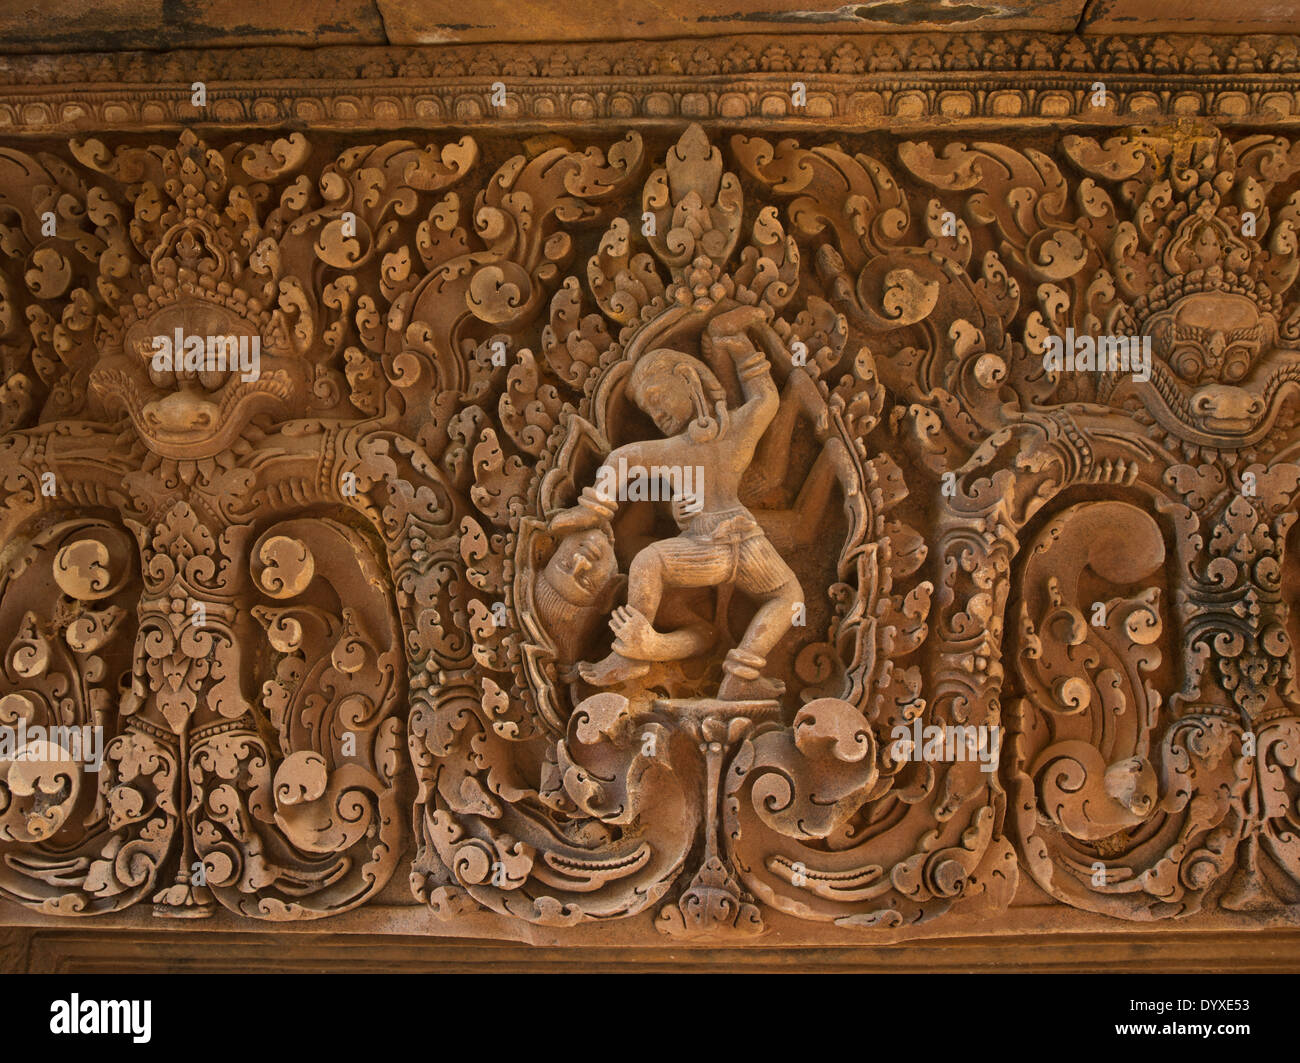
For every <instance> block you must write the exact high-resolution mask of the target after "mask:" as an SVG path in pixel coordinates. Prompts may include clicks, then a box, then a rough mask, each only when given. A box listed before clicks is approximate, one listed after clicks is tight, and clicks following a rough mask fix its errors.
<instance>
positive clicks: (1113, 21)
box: [1082, 0, 1300, 33]
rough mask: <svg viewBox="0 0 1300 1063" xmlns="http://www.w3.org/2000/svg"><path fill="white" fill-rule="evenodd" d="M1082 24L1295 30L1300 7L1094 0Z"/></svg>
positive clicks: (1277, 2)
mask: <svg viewBox="0 0 1300 1063" xmlns="http://www.w3.org/2000/svg"><path fill="white" fill-rule="evenodd" d="M1082 24H1083V28H1084V29H1085V30H1086V31H1087V32H1090V33H1294V32H1295V30H1296V28H1297V26H1300V10H1297V7H1296V4H1295V3H1294V2H1293V0H1259V2H1257V3H1249V4H1223V3H1219V2H1218V0H1186V2H1181V0H1180V2H1179V3H1178V4H1176V5H1171V4H1167V3H1163V2H1162V0H1095V2H1094V3H1092V4H1089V5H1088V9H1087V11H1086V13H1085V14H1084V16H1083V23H1082Z"/></svg>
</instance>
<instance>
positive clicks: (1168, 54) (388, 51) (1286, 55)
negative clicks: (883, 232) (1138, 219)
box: [0, 33, 1300, 134]
mask: <svg viewBox="0 0 1300 1063" xmlns="http://www.w3.org/2000/svg"><path fill="white" fill-rule="evenodd" d="M285 70H292V71H293V72H294V78H293V79H292V80H289V79H285V78H283V77H281V76H279V74H280V72H281V71H285ZM796 80H797V81H801V82H802V83H803V84H804V85H805V86H806V92H807V101H806V105H805V106H802V107H796V106H794V105H793V104H792V102H791V93H790V86H791V83H792V82H793V81H796ZM1098 80H1102V81H1103V82H1104V84H1105V86H1106V88H1107V90H1108V91H1107V93H1106V96H1105V103H1104V104H1102V105H1100V106H1099V105H1097V104H1096V103H1095V102H1094V96H1095V91H1094V85H1095V82H1096V81H1098ZM195 81H202V82H204V83H205V86H206V87H207V89H208V99H207V103H206V105H205V106H204V107H201V108H200V107H195V106H194V105H193V104H192V102H191V85H192V83H193V82H195ZM497 81H500V82H502V83H503V84H505V85H506V87H507V89H508V93H507V97H506V102H505V104H504V105H503V106H501V107H493V106H492V104H491V94H492V86H493V84H494V83H495V82H497ZM1297 116H1300V37H1294V36H1281V37H1274V36H1246V37H1202V36H1178V35H1168V36H1155V37H1121V36H1100V37H1080V36H1074V35H1066V34H1043V33H1021V34H1016V33H1010V34H996V35H995V34H969V35H960V34H909V35H893V34H890V35H863V36H858V37H847V36H834V35H828V36H824V37H821V36H819V37H800V38H798V39H796V40H790V39H789V38H783V37H774V36H770V35H757V36H743V37H725V38H712V39H707V40H699V39H690V40H668V41H648V42H619V43H599V44H587V43H582V44H546V45H538V46H535V47H531V48H529V49H527V50H524V49H520V48H518V47H505V46H479V47H476V46H454V47H441V48H438V47H427V48H381V47H370V48H343V47H327V48H319V49H300V48H289V47H274V48H246V49H233V50H229V51H223V50H217V51H208V52H188V51H173V52H164V53H149V52H122V53H112V54H71V55H37V56H3V57H0V132H17V133H24V134H40V133H65V132H74V131H83V130H90V129H123V128H136V127H139V128H149V129H152V128H165V127H170V126H176V125H183V124H193V123H196V122H204V123H215V124H218V125H228V126H235V127H238V126H246V125H256V126H263V127H265V126H276V125H287V126H302V127H311V128H338V129H358V128H366V127H375V128H394V127H400V126H404V125H433V126H437V125H478V124H480V123H482V124H500V123H501V122H503V121H505V122H510V123H529V122H545V123H546V124H547V125H548V127H554V126H556V125H565V124H571V123H581V124H583V125H585V126H590V125H591V124H592V123H593V122H596V123H603V122H609V123H620V124H626V123H629V122H637V121H650V122H669V121H682V120H689V121H705V122H707V121H710V120H720V121H726V122H729V123H737V122H741V123H743V122H746V121H748V122H753V123H771V122H774V121H780V122H782V123H783V124H785V123H789V124H792V125H796V124H798V125H807V124H816V125H817V126H821V127H826V126H832V127H860V126H864V125H865V126H872V125H878V124H881V123H889V124H890V125H891V127H892V126H905V125H907V124H911V123H919V124H948V123H951V122H954V121H987V122H997V123H1000V124H1007V123H1013V124H1015V123H1025V124H1035V123H1038V124H1041V123H1056V122H1060V121H1062V120H1079V121H1087V122H1089V123H1100V124H1122V123H1131V122H1133V121H1135V120H1136V121H1147V120H1150V119H1153V118H1180V117H1203V118H1212V119H1214V120H1216V121H1219V122H1252V121H1267V122H1273V123H1277V122H1288V123H1289V122H1293V121H1295V120H1296V119H1297Z"/></svg>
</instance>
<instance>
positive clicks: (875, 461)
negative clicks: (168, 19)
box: [0, 122, 1300, 940]
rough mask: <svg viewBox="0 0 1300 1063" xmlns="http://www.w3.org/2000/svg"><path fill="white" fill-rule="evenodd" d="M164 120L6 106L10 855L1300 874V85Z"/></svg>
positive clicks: (1248, 891)
mask: <svg viewBox="0 0 1300 1063" xmlns="http://www.w3.org/2000/svg"><path fill="white" fill-rule="evenodd" d="M155 139H158V143H155V144H152V145H150V146H139V145H137V144H134V143H131V144H120V145H119V144H106V143H103V142H101V141H100V140H97V139H86V140H78V139H74V140H72V141H71V142H70V143H69V144H68V145H67V147H66V149H59V150H51V151H46V152H40V151H24V150H18V149H17V148H9V147H6V148H0V248H3V250H4V253H5V256H6V257H5V260H4V264H3V266H2V267H0V356H2V357H3V359H4V368H5V382H4V385H3V388H2V389H0V430H2V431H3V435H0V490H2V491H3V500H2V502H0V521H2V522H3V523H2V526H0V543H3V553H0V566H2V569H0V650H2V651H3V655H4V656H3V672H4V677H3V681H2V686H0V726H3V727H7V728H10V729H14V728H18V727H19V726H20V725H21V726H22V727H23V728H45V729H48V728H52V727H73V726H89V727H98V728H101V729H102V732H103V735H104V745H103V763H102V765H101V766H99V769H98V770H97V771H95V770H91V768H90V766H88V765H87V764H85V763H83V762H81V761H80V760H79V759H78V758H77V757H75V756H73V755H72V751H69V750H67V749H65V748H62V747H58V748H55V747H54V746H53V745H52V744H50V743H45V744H39V743H35V744H34V743H29V745H28V746H25V747H24V748H23V749H22V750H14V751H12V752H8V753H6V752H5V751H4V747H3V746H0V853H3V860H0V895H3V896H4V897H5V898H7V899H8V900H10V901H14V902H17V903H19V904H22V905H26V906H28V907H29V908H32V909H35V910H37V911H39V912H43V913H45V914H47V915H91V914H103V913H110V912H114V911H121V910H124V909H128V908H132V907H133V906H139V905H142V904H147V905H151V906H152V908H153V910H154V912H155V913H157V914H159V915H170V916H179V917H198V916H205V915H209V914H211V913H213V912H215V911H217V910H219V909H220V910H228V911H230V912H233V913H235V914H237V915H240V916H249V917H252V918H255V919H272V920H287V919H306V918H313V917H319V916H327V915H333V914H336V913H341V912H344V911H346V910H347V909H350V908H355V907H357V906H360V905H364V904H366V903H367V902H370V903H374V902H375V899H376V898H378V897H379V896H380V895H381V894H383V895H384V896H385V897H390V896H392V895H393V894H394V892H400V891H403V890H404V888H405V887H404V884H403V883H402V875H401V874H400V873H399V874H397V875H395V874H394V872H399V871H404V872H405V873H406V875H407V877H408V878H409V886H410V890H411V891H412V892H413V894H414V898H415V900H417V901H418V903H419V904H420V905H422V906H423V908H424V910H425V912H426V915H425V918H426V919H427V920H429V921H430V922H432V921H433V920H442V921H444V922H445V923H446V924H447V925H449V926H451V927H453V928H454V927H458V926H469V925H471V923H472V921H473V920H475V919H479V918H481V917H482V916H483V914H484V913H490V914H491V917H493V918H498V919H501V920H505V921H507V922H510V923H514V922H524V923H533V924H537V925H539V926H544V927H551V928H559V929H560V930H563V929H564V928H568V927H576V926H578V925H579V924H583V923H588V922H593V921H609V920H622V921H624V922H623V925H626V926H628V927H631V928H635V932H637V933H644V934H645V935H646V937H647V939H654V938H656V937H658V935H660V934H663V935H668V936H669V937H671V938H680V939H684V940H696V939H702V938H726V937H729V936H735V937H736V938H737V939H738V940H754V939H756V938H757V936H758V935H760V934H762V933H764V932H765V931H771V930H772V928H773V927H774V926H780V925H786V923H783V922H782V921H783V920H785V921H786V922H787V923H788V921H791V920H793V921H796V922H798V923H799V924H800V925H808V926H813V927H818V926H820V927H821V928H823V930H824V933H825V934H826V935H829V936H830V937H831V938H833V939H838V938H840V937H842V938H844V939H845V940H859V939H862V938H863V936H864V932H871V931H876V932H880V931H891V932H892V931H898V930H904V929H906V928H909V927H913V926H917V925H920V924H928V923H931V922H936V923H937V924H938V925H942V922H943V920H944V918H945V917H946V916H948V915H950V914H958V913H968V914H969V913H982V914H987V915H989V916H990V917H997V913H1000V912H1005V911H1006V910H1008V908H1009V907H1010V906H1012V905H1013V903H1015V901H1016V898H1017V897H1018V896H1023V895H1024V894H1025V893H1026V892H1027V891H1030V890H1036V891H1040V892H1041V893H1042V894H1044V895H1046V896H1048V897H1050V898H1052V899H1053V901H1054V902H1055V903H1056V904H1058V905H1059V906H1060V907H1061V908H1062V909H1068V910H1081V911H1085V912H1095V913H1100V914H1103V915H1108V916H1115V917H1119V918H1122V919H1131V920H1151V919H1162V918H1169V917H1183V916H1195V915H1196V913H1198V912H1201V913H1208V914H1209V915H1213V914H1214V913H1216V912H1248V913H1265V914H1267V913H1276V914H1285V913H1286V912H1287V911H1288V910H1289V909H1290V907H1291V906H1293V905H1295V904H1296V903H1300V855H1298V854H1297V851H1296V847H1295V845H1296V843H1295V826H1296V824H1295V823H1294V818H1295V811H1294V802H1295V798H1296V796H1297V788H1298V787H1300V722H1298V721H1300V713H1298V712H1297V704H1296V703H1297V697H1298V695H1297V690H1296V679H1295V675H1294V656H1293V645H1292V628H1293V620H1292V617H1291V611H1290V596H1289V592H1288V588H1289V587H1291V586H1293V585H1294V584H1295V582H1296V580H1295V579H1294V578H1289V573H1290V571H1291V568H1292V566H1293V564H1294V562H1293V561H1292V559H1291V556H1290V555H1289V554H1288V552H1287V550H1286V544H1287V540H1288V537H1289V535H1290V533H1291V529H1292V525H1293V523H1294V505H1295V498H1296V493H1297V491H1298V490H1300V459H1298V458H1297V457H1296V455H1295V450H1296V447H1297V445H1298V443H1297V440H1296V439H1294V438H1293V434H1294V430H1295V426H1296V422H1297V411H1298V409H1300V407H1298V406H1297V399H1298V397H1300V387H1297V385H1298V384H1300V309H1298V308H1297V305H1296V300H1295V298H1294V296H1293V294H1292V286H1293V284H1294V281H1295V279H1296V274H1297V269H1300V258H1298V252H1297V235H1296V230H1297V228H1300V191H1297V189H1300V180H1298V179H1297V173H1298V172H1300V147H1296V146H1294V145H1293V144H1292V142H1291V141H1290V140H1288V139H1286V138H1285V137H1282V136H1278V135H1274V134H1272V133H1260V132H1248V133H1233V132H1225V131H1223V130H1221V129H1218V128H1216V127H1214V126H1212V125H1208V124H1203V123H1202V124H1195V123H1191V122H1182V123H1180V124H1176V125H1171V126H1167V127H1141V128H1138V127H1133V128H1127V129H1123V130H1118V131H1111V132H1109V133H1107V134H1106V135H1104V136H1101V137H1092V136H1083V135H1073V134H1072V135H1065V136H1061V137H1059V138H1056V139H1054V140H1053V141H1052V143H1051V144H1050V145H1048V146H1047V147H1046V148H1044V147H1028V146H1019V145H1018V143H1017V142H1015V141H1014V140H1013V139H1012V138H1006V141H1005V142H1003V141H998V142H972V141H971V139H970V138H969V137H968V136H963V135H957V134H949V135H945V136H942V137H939V136H934V137H926V138H922V139H918V140H908V139H905V138H891V137H886V136H883V135H881V136H873V137H858V138H854V142H853V143H852V144H850V145H849V146H845V143H844V141H843V138H841V141H840V142H834V141H832V139H831V138H830V137H828V136H819V135H817V134H813V133H800V134H799V135H798V136H797V137H796V138H793V139H782V140H780V141H776V142H773V141H769V140H767V139H764V138H763V137H762V136H753V135H749V134H743V133H742V134H737V135H731V136H727V135H722V134H714V135H710V134H709V133H706V132H705V130H704V129H702V128H701V127H699V126H690V127H688V128H686V129H685V130H684V131H683V132H680V134H678V135H673V136H660V135H658V134H654V135H651V134H649V133H647V134H646V135H645V136H644V137H643V136H642V135H641V134H640V133H637V132H631V133H628V134H627V135H626V136H624V137H623V138H622V139H615V140H610V139H608V138H604V139H601V138H597V139H600V143H598V144H596V145H593V146H587V145H585V144H579V145H575V144H573V143H571V142H569V141H566V140H564V139H562V138H560V137H558V136H555V135H546V136H540V137H536V138H533V139H531V140H528V141H526V142H525V143H523V144H519V143H517V142H510V141H509V138H501V139H493V138H490V137H487V138H483V137H477V135H476V137H475V138H471V137H469V136H466V137H463V138H462V139H460V140H458V141H455V140H446V139H436V138H435V139H434V140H432V141H422V142H415V141H412V140H387V141H385V142H383V143H379V144H349V145H348V146H344V147H342V148H339V147H338V146H337V145H335V144H331V145H330V146H328V147H327V146H325V144H324V143H318V142H317V138H308V137H307V136H305V135H303V134H301V133H289V134H286V135H284V136H282V137H279V138H278V139H272V140H268V141H266V142H258V141H252V142H249V141H244V140H225V139H223V140H222V141H221V142H220V143H216V142H214V143H211V144H209V143H206V142H205V141H204V140H202V139H200V138H199V137H198V136H197V135H196V134H195V133H193V132H189V131H186V132H184V133H182V134H180V135H179V137H174V138H171V139H170V140H168V139H167V138H166V137H160V138H155ZM51 219H52V221H53V226H52V227H51ZM160 336H162V337H172V336H175V337H176V343H175V346H176V348H177V350H178V352H183V351H184V350H185V347H186V343H185V337H186V336H191V337H193V336H198V337H204V336H209V337H210V336H219V337H228V338H230V340H231V345H230V346H229V348H228V349H229V350H230V351H234V350H235V349H236V348H238V349H239V350H242V351H243V352H244V353H245V354H247V353H248V352H249V351H250V350H252V351H257V352H259V354H258V358H259V360H258V362H257V364H256V366H255V367H254V368H253V369H252V370H251V371H250V366H249V364H248V363H247V362H246V361H242V362H239V364H234V363H231V364H225V365H222V366H218V367H216V368H214V367H213V365H212V363H211V361H210V360H209V361H201V362H200V361H194V362H191V361H186V360H185V359H184V358H180V357H178V358H177V359H176V360H175V361H174V362H173V363H172V364H170V365H166V364H164V365H162V366H161V367H160V366H159V364H158V360H157V358H156V357H155V356H156V354H157V351H158V343H157V337H160ZM1080 338H1087V342H1088V344H1089V345H1095V347H1096V349H1097V350H1100V349H1101V342H1100V341H1101V338H1105V339H1106V343H1107V349H1109V350H1111V351H1113V350H1116V349H1118V350H1122V351H1124V352H1125V353H1126V354H1127V353H1128V352H1131V353H1132V354H1133V356H1134V359H1135V361H1134V366H1133V367H1132V368H1133V369H1134V370H1135V371H1132V372H1130V371H1129V367H1125V368H1124V369H1116V368H1113V367H1112V368H1105V369H1103V370H1102V371H1098V370H1096V369H1092V368H1090V367H1091V366H1093V365H1095V364H1096V363H1095V362H1093V361H1085V360H1084V359H1083V358H1082V357H1081V358H1080V360H1079V363H1078V365H1073V364H1072V363H1073V353H1074V351H1073V349H1072V351H1071V359H1072V362H1071V363H1067V364H1065V365H1060V364H1054V363H1052V362H1051V360H1050V356H1051V354H1052V353H1053V351H1054V350H1061V349H1063V348H1064V347H1065V346H1066V345H1067V344H1075V341H1076V340H1079V339H1080ZM1120 341H1122V343H1121V342H1120ZM241 343H242V346H240V344H241ZM1076 346H1077V345H1076ZM209 351H210V348H209ZM1088 351H1089V358H1091V355H1092V353H1094V347H1093V346H1089V347H1088ZM1139 352H1146V356H1147V357H1148V358H1149V361H1148V362H1146V363H1145V367H1144V368H1143V367H1142V366H1140V365H1139V362H1138V354H1139ZM900 734H905V735H909V736H911V735H915V736H917V738H916V740H915V741H911V740H909V741H900V740H899V738H898V735H900ZM935 734H938V735H939V736H940V739H939V747H938V752H937V753H936V750H935V749H934V748H932V736H933V735H935ZM953 734H957V735H959V736H973V735H979V736H981V739H980V740H981V741H983V742H985V745H984V746H983V747H982V750H983V752H984V753H986V754H988V755H987V756H976V755H973V753H972V755H967V756H962V755H957V754H956V753H954V751H953V749H952V748H949V749H948V751H947V752H946V753H945V752H943V736H944V735H948V736H951V735H953ZM959 740H961V741H964V740H965V737H961V738H960V739H959ZM990 740H991V741H992V743H993V744H992V746H991V747H990V746H989V745H988V742H989V741H990ZM967 752H968V753H969V752H971V750H970V749H968V750H967ZM473 925H476V926H478V925H480V924H478V923H474V924H473Z"/></svg>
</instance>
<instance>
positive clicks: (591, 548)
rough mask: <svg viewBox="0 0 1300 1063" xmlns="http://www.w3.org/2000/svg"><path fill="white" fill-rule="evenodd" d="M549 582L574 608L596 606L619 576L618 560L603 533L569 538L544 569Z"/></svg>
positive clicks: (565, 539)
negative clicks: (612, 581) (611, 582)
mask: <svg viewBox="0 0 1300 1063" xmlns="http://www.w3.org/2000/svg"><path fill="white" fill-rule="evenodd" d="M543 574H544V577H545V579H546V580H547V582H548V583H550V585H551V586H552V587H553V588H555V590H556V591H558V592H559V594H560V596H561V597H563V598H564V600H565V601H567V602H569V603H570V604H571V605H576V606H587V605H594V604H595V603H596V602H597V601H598V600H599V599H600V597H601V596H602V594H604V592H605V589H606V588H607V587H608V586H609V582H610V580H612V579H613V578H614V577H615V576H616V575H617V574H618V559H617V558H615V556H614V548H613V546H611V545H610V542H609V539H608V538H607V537H606V536H605V535H604V534H603V533H602V532H599V531H596V530H595V529H592V530H590V531H585V532H580V533H579V534H577V535H569V536H566V537H565V538H564V539H563V540H562V541H561V542H560V545H559V546H558V547H557V548H556V551H555V553H554V554H552V555H551V559H550V561H548V562H547V563H546V568H545V569H544V570H543Z"/></svg>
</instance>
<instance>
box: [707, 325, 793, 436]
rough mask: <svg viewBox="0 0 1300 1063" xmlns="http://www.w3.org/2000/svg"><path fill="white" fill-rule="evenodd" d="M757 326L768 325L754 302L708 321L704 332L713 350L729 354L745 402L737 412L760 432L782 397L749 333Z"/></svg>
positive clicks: (764, 427)
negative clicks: (753, 304) (751, 304)
mask: <svg viewBox="0 0 1300 1063" xmlns="http://www.w3.org/2000/svg"><path fill="white" fill-rule="evenodd" d="M756 327H764V328H766V327H768V325H767V317H766V315H765V314H764V313H763V311H762V310H760V309H759V308H758V307H756V306H739V307H736V309H734V310H728V311H727V312H726V313H725V314H719V315H718V316H717V317H715V318H714V319H713V320H712V321H710V322H709V324H708V327H707V329H706V334H707V337H708V345H709V347H710V348H711V351H712V353H713V354H715V355H718V354H725V355H728V356H730V358H731V362H732V365H734V366H735V369H736V376H737V377H738V378H739V379H740V390H741V394H743V395H744V397H745V404H744V406H742V407H741V408H740V409H739V410H737V411H736V414H737V415H743V416H742V420H748V421H749V422H750V423H751V424H752V425H753V426H754V428H756V429H757V431H758V432H759V433H760V434H761V433H762V431H763V430H764V429H766V428H767V426H768V424H770V423H771V420H772V418H773V417H774V416H775V415H776V409H777V406H778V405H779V404H780V398H781V397H780V393H779V392H778V391H777V387H776V382H775V381H774V380H773V379H772V366H771V364H770V363H769V362H768V360H767V355H766V354H764V353H763V351H762V350H761V349H760V348H759V347H757V346H756V345H755V344H754V341H753V339H752V338H751V337H750V335H749V332H748V330H749V329H751V328H756Z"/></svg>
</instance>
